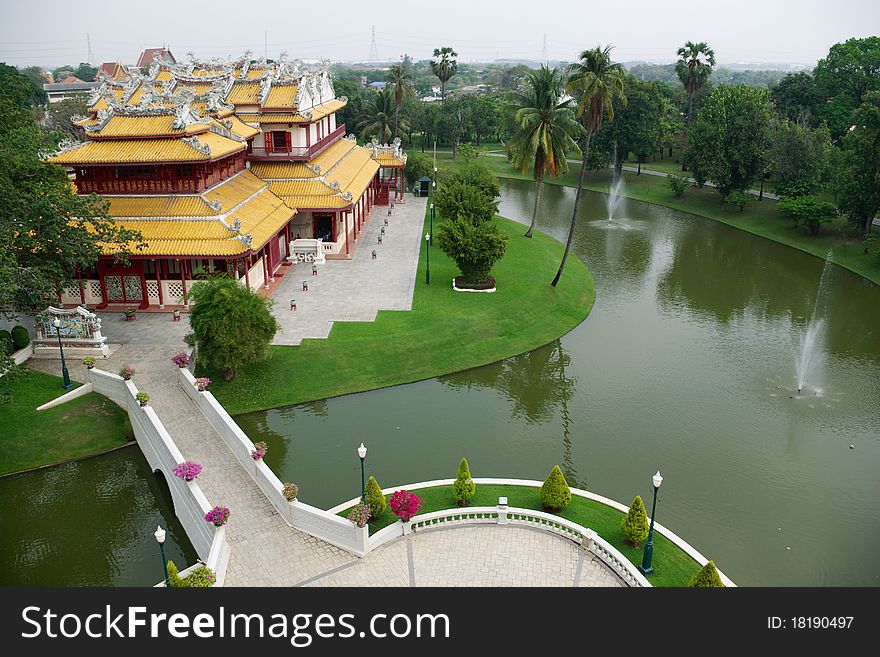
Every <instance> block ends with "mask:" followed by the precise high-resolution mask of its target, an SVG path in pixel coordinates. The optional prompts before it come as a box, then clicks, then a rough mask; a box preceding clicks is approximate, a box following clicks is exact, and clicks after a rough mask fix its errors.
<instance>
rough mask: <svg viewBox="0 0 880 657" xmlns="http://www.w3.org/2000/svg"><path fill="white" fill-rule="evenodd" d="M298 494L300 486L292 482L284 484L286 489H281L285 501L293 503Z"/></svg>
mask: <svg viewBox="0 0 880 657" xmlns="http://www.w3.org/2000/svg"><path fill="white" fill-rule="evenodd" d="M298 492H299V486H297V485H296V484H291V483H290V482H288V483H286V484H284V488H282V489H281V494H282V495H284V499H285V500H287V501H288V502H293V501H294V500H295V499H296V494H297V493H298Z"/></svg>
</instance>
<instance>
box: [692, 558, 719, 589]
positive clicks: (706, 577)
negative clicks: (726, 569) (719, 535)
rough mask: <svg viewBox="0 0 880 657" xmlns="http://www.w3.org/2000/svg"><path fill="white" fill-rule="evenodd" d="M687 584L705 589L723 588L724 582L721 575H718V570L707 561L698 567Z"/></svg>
mask: <svg viewBox="0 0 880 657" xmlns="http://www.w3.org/2000/svg"><path fill="white" fill-rule="evenodd" d="M688 586H694V587H697V588H706V589H710V588H721V589H723V588H724V582H722V581H721V577H720V576H719V575H718V570H717V569H716V568H715V564H714V563H713V562H711V561H709V562H707V563H706V565H705V566H703V567H702V568H700V570H699V572H697V574H696V575H694V576H693V578H692V579H691V583H690V584H689V585H688Z"/></svg>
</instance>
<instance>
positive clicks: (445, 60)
mask: <svg viewBox="0 0 880 657" xmlns="http://www.w3.org/2000/svg"><path fill="white" fill-rule="evenodd" d="M434 57H439V59H438V60H437V61H434V60H433V59H432V60H431V71H433V73H434V75H436V76H437V78H438V79H439V80H440V102H441V103H443V102H446V83H447V82H449V79H450V78H451V77H452V76H453V75H455V72H456V71H457V70H458V62H457V61H456V60H455V58H456V57H458V53H457V52H455V51H454V50H453V49H452V48H449V47H448V46H443V47H442V48H434Z"/></svg>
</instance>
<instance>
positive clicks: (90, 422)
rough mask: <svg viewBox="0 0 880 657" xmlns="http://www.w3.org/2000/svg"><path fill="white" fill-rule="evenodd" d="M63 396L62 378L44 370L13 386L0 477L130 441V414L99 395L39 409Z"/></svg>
mask: <svg viewBox="0 0 880 657" xmlns="http://www.w3.org/2000/svg"><path fill="white" fill-rule="evenodd" d="M74 385H75V386H77V387H78V385H79V384H74ZM63 393H64V388H63V387H62V385H61V379H59V378H58V377H55V376H49V375H48V374H43V373H42V372H35V371H31V372H30V373H29V374H28V375H27V376H26V377H25V378H24V379H22V380H21V381H19V382H17V383H16V384H15V385H14V389H13V396H14V397H13V401H12V403H11V404H7V405H3V406H0V426H2V427H3V431H2V432H0V474H8V473H10V472H18V471H20V470H27V469H29V468H36V467H39V466H42V465H50V464H53V463H60V462H63V461H70V460H73V459H78V458H82V457H84V456H91V455H93V454H99V453H100V452H104V451H106V450H108V449H111V448H113V447H119V446H121V445H124V444H126V443H127V442H129V440H131V427H130V425H129V423H128V416H127V415H126V413H125V411H123V410H122V409H121V408H119V407H118V406H117V405H116V404H114V403H113V402H112V401H110V400H109V399H107V398H106V397H102V396H101V395H98V394H97V393H94V392H92V393H89V394H87V395H84V396H82V397H79V398H77V399H74V400H73V401H69V402H67V403H66V404H62V405H61V406H56V407H55V408H50V409H48V410H45V411H38V410H37V406H40V405H41V404H45V403H46V402H47V401H50V400H52V399H55V398H56V397H60V396H61V395H62V394H63Z"/></svg>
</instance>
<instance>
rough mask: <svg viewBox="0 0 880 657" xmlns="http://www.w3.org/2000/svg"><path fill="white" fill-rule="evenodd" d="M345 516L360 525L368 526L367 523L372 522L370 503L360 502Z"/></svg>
mask: <svg viewBox="0 0 880 657" xmlns="http://www.w3.org/2000/svg"><path fill="white" fill-rule="evenodd" d="M345 518H346V520H349V521H351V522H353V523H354V524H355V525H357V526H358V527H366V526H367V523H368V522H370V505H369V504H363V503H362V502H358V503H357V504H355V505H354V506H353V507H352V508H351V511H349V512H348V515H347V516H345Z"/></svg>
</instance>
